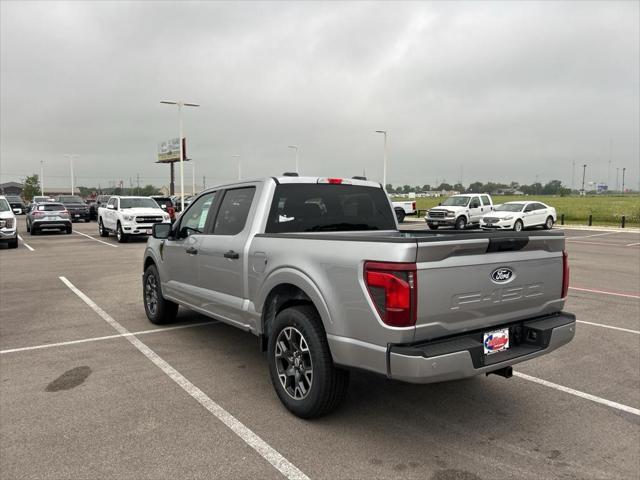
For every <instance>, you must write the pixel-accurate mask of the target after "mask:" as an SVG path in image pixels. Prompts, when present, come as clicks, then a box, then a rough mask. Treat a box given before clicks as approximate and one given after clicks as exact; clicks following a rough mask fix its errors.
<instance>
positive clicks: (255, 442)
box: [58, 277, 309, 480]
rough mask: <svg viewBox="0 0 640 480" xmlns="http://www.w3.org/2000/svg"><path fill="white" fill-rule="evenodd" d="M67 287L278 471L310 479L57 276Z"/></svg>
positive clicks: (292, 478)
mask: <svg viewBox="0 0 640 480" xmlns="http://www.w3.org/2000/svg"><path fill="white" fill-rule="evenodd" d="M58 278H60V280H61V281H62V282H63V283H64V284H65V285H66V286H67V287H69V289H70V290H71V291H72V292H73V293H75V294H76V295H77V296H78V297H79V298H80V299H81V300H82V301H83V302H84V303H86V304H87V305H88V306H89V307H90V308H91V309H92V310H93V311H94V312H96V313H97V314H98V315H99V316H100V317H101V318H102V319H103V320H104V321H105V322H107V323H108V324H109V325H111V326H112V327H113V328H114V329H115V330H116V331H117V332H118V333H120V334H121V335H122V336H123V338H125V339H127V340H128V341H129V342H130V343H131V344H132V345H133V346H134V347H136V348H137V349H138V350H139V351H140V352H141V353H142V354H143V355H144V356H145V357H147V358H148V359H149V360H150V361H151V362H152V363H153V364H154V365H155V366H157V367H158V368H159V369H160V370H162V371H163V372H164V373H165V374H166V375H167V376H168V377H169V378H171V380H173V381H174V382H176V383H177V384H178V385H180V387H182V389H183V390H184V391H185V392H187V393H188V394H189V395H191V396H192V397H193V398H194V399H195V400H197V401H198V403H200V405H202V406H203V407H204V408H206V409H207V410H208V411H209V412H210V413H211V414H213V415H214V416H215V417H216V418H217V419H218V420H220V421H221V422H222V423H224V424H225V425H226V426H227V427H228V428H229V429H230V430H231V431H232V432H233V433H235V434H236V435H237V436H238V437H240V438H241V439H242V440H244V442H245V443H246V444H247V445H249V446H250V447H251V448H253V449H254V450H255V451H256V452H258V453H259V454H260V455H261V456H262V458H264V459H265V460H266V461H267V462H269V463H270V464H271V465H273V467H274V468H276V469H277V470H278V471H279V472H280V473H282V474H283V475H284V476H285V477H286V478H288V479H289V480H309V477H307V475H305V474H304V473H303V472H302V471H301V470H300V469H298V467H296V466H295V465H294V464H292V463H291V462H289V460H287V459H286V458H284V457H283V456H282V455H281V454H280V453H279V452H278V451H277V450H275V449H274V448H273V447H272V446H271V445H269V444H268V443H267V442H265V441H264V440H262V438H260V437H259V436H258V435H256V434H255V433H253V431H252V430H250V429H249V428H248V427H246V426H245V425H244V424H243V423H242V422H240V420H238V419H237V418H235V417H234V416H233V415H231V414H230V413H229V412H227V411H226V410H225V409H224V408H222V407H221V406H220V405H218V404H217V403H216V402H214V401H213V400H211V398H209V397H208V396H207V395H206V394H205V393H204V392H203V391H202V390H200V389H199V388H198V387H196V386H195V385H194V384H193V383H191V382H190V381H189V380H187V379H186V378H185V377H184V376H183V375H182V374H181V373H180V372H178V371H177V370H176V369H175V368H173V367H172V366H171V365H169V364H168V363H167V362H166V361H165V360H163V359H162V358H161V357H160V356H159V355H158V354H157V353H156V352H154V351H153V350H151V349H150V348H149V347H148V346H147V345H146V344H144V343H142V342H141V341H140V340H139V339H138V338H137V337H135V336H133V335H131V334H130V332H129V331H128V330H127V329H126V328H125V327H123V326H122V325H121V324H120V323H118V322H117V321H116V320H114V319H113V318H112V317H111V316H110V315H109V314H108V313H107V312H105V311H104V310H102V309H101V308H100V307H99V306H98V305H96V304H95V302H94V301H93V300H91V299H90V298H89V297H87V296H86V295H85V294H84V293H82V292H81V291H80V290H79V289H78V288H76V287H75V285H73V284H72V283H71V282H70V281H69V280H67V279H66V278H65V277H58Z"/></svg>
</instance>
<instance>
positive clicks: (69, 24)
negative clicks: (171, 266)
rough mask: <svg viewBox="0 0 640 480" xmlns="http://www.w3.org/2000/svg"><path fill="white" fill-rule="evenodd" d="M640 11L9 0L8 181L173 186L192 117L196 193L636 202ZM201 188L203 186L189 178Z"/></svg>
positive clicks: (594, 6)
mask: <svg viewBox="0 0 640 480" xmlns="http://www.w3.org/2000/svg"><path fill="white" fill-rule="evenodd" d="M639 5H640V3H639V2H637V1H621V2H615V1H605V2H595V1H588V2H587V1H584V2H579V1H571V2H539V3H536V2H528V3H523V2H504V1H500V2H459V3H458V2H444V1H443V2H431V3H429V2H407V3H400V2H389V3H386V2H352V3H349V2H340V3H338V2H318V3H310V2H255V3H254V2H235V3H224V2H193V3H189V2H169V1H163V2H152V1H140V2H126V1H117V2H116V1H113V2H105V1H103V2H99V1H87V2H78V1H76V2H53V1H46V2H17V1H16V2H11V1H2V2H1V11H0V18H1V30H0V35H1V42H0V49H1V70H2V72H1V77H0V81H1V83H0V94H1V109H0V117H1V118H0V120H1V123H0V135H1V137H0V180H1V181H3V182H4V181H9V180H18V179H20V178H21V177H24V176H25V175H28V174H31V173H37V172H39V170H40V161H41V160H44V162H45V182H46V184H48V185H50V186H65V185H67V184H68V183H69V180H68V172H69V168H68V161H67V160H65V158H64V154H65V153H76V154H78V155H79V159H78V160H77V161H76V173H77V176H78V178H79V180H78V182H77V183H79V184H81V185H97V184H98V183H101V184H102V185H103V186H105V185H106V184H107V182H108V181H109V180H120V179H122V180H124V182H125V185H128V184H129V178H130V177H133V178H134V179H135V176H136V175H137V174H140V177H141V179H142V180H141V181H142V182H143V183H145V184H146V183H154V184H156V185H161V184H167V183H168V167H167V166H164V165H157V164H155V163H154V161H155V158H156V151H157V143H158V142H159V141H161V140H165V139H169V138H172V137H177V129H178V126H177V111H176V109H175V107H170V106H166V105H161V104H160V103H159V101H160V100H163V99H168V100H174V99H183V100H185V101H191V102H196V103H200V104H201V105H202V106H201V108H199V109H188V110H185V115H184V119H185V136H186V137H187V142H188V153H189V156H190V157H192V158H193V159H194V160H195V165H196V175H197V177H198V180H197V182H198V183H199V184H201V183H202V176H203V175H205V176H206V177H207V185H208V186H211V185H212V184H213V183H215V182H220V181H224V180H227V179H234V178H235V177H236V172H237V170H236V166H235V159H234V158H232V155H234V154H240V155H241V158H242V162H243V170H244V172H246V173H247V174H252V176H264V175H273V174H279V173H281V172H283V171H286V170H292V169H293V168H294V152H293V151H292V150H290V149H287V145H290V144H298V145H300V164H301V172H302V173H303V174H309V175H327V176H352V175H356V174H361V173H362V171H363V169H364V170H366V174H367V176H368V177H369V178H372V179H376V180H381V177H382V145H383V139H382V136H381V135H379V134H375V133H374V130H378V129H386V130H388V131H389V173H388V181H389V182H391V183H393V184H404V183H409V184H412V185H414V184H424V183H430V184H433V183H434V182H435V181H436V180H438V181H442V180H443V179H446V180H447V181H449V182H451V183H454V182H456V181H457V180H458V179H459V177H460V174H461V167H462V177H463V183H465V184H468V183H469V182H470V181H473V180H481V181H488V180H493V181H510V180H516V181H519V182H521V183H532V182H533V181H535V178H536V175H538V176H539V179H540V181H543V182H544V181H548V180H551V179H556V178H557V179H561V180H563V181H564V182H565V183H566V184H568V185H571V177H572V162H573V161H575V162H576V180H575V181H576V186H578V183H579V179H580V178H581V171H580V168H579V165H582V164H583V163H586V164H588V165H589V167H588V169H587V180H588V181H589V180H595V181H605V182H606V180H607V170H608V168H607V165H608V161H609V148H610V139H611V143H612V145H613V148H612V153H613V155H612V157H613V162H612V170H611V182H610V183H611V184H612V185H613V186H615V169H616V167H620V168H621V167H623V166H624V167H627V178H628V180H627V183H628V184H630V185H631V186H633V187H634V188H638V179H639V176H640V173H639V163H640V160H639V158H640V146H639V144H640V139H639V136H640V134H639V131H640V124H639V117H640V83H639V82H640V78H639V75H640V63H639V62H640V30H639V24H640V9H639ZM185 172H186V174H187V178H188V179H189V182H188V185H189V189H190V184H191V183H190V179H191V169H190V167H187V169H186V170H185Z"/></svg>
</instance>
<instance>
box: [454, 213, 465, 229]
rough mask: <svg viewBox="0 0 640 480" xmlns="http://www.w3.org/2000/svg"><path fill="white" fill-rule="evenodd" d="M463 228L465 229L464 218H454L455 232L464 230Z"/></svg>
mask: <svg viewBox="0 0 640 480" xmlns="http://www.w3.org/2000/svg"><path fill="white" fill-rule="evenodd" d="M465 228H467V219H466V217H463V216H460V217H458V218H456V230H464V229H465Z"/></svg>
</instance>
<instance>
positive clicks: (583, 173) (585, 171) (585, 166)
mask: <svg viewBox="0 0 640 480" xmlns="http://www.w3.org/2000/svg"><path fill="white" fill-rule="evenodd" d="M586 173H587V164H586V163H585V164H584V165H582V191H581V192H582V195H585V192H584V177H585V175H586Z"/></svg>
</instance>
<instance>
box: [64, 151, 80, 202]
mask: <svg viewBox="0 0 640 480" xmlns="http://www.w3.org/2000/svg"><path fill="white" fill-rule="evenodd" d="M77 156H78V155H76V154H67V155H65V157H66V158H68V159H69V167H70V169H71V195H75V191H76V188H75V185H74V180H75V179H74V178H73V157H77Z"/></svg>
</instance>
